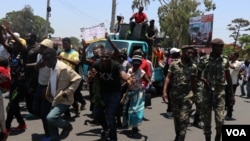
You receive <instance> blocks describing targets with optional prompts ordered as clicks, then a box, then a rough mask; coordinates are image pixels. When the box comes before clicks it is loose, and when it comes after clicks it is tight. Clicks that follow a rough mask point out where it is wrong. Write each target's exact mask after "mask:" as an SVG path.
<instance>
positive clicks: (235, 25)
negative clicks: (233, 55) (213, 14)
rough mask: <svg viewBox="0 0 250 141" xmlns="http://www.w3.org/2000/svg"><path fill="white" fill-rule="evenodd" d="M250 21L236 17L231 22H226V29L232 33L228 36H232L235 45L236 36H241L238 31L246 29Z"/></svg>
mask: <svg viewBox="0 0 250 141" xmlns="http://www.w3.org/2000/svg"><path fill="white" fill-rule="evenodd" d="M249 25H250V21H248V20H245V19H242V18H236V19H233V20H232V21H231V24H228V25H227V27H228V30H230V31H232V34H231V35H230V36H229V37H232V38H233V39H234V44H235V45H236V43H237V41H238V38H239V37H240V36H241V34H240V31H248V30H250V28H249Z"/></svg>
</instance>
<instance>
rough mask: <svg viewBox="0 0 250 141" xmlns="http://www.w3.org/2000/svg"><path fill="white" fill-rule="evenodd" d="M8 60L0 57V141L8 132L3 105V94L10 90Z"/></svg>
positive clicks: (3, 140)
mask: <svg viewBox="0 0 250 141" xmlns="http://www.w3.org/2000/svg"><path fill="white" fill-rule="evenodd" d="M8 67H9V66H8V59H7V58H5V57H3V56H0V141H6V140H7V138H8V132H6V130H5V108H4V103H3V93H5V92H7V91H9V89H10V79H11V78H10V70H9V68H8Z"/></svg>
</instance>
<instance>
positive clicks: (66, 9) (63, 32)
mask: <svg viewBox="0 0 250 141" xmlns="http://www.w3.org/2000/svg"><path fill="white" fill-rule="evenodd" d="M213 1H214V2H215V3H216V10H215V11H212V12H207V13H205V14H214V23H213V38H217V37H218V38H222V39H223V40H224V41H225V42H226V43H232V42H233V39H232V38H230V37H229V35H230V34H231V33H232V32H231V31H229V30H228V29H227V25H228V24H230V23H231V21H232V20H233V19H235V18H243V19H246V20H250V14H249V13H248V12H246V11H248V10H249V5H250V1H249V0H213ZM116 2H117V8H116V15H123V16H124V17H125V22H126V23H129V18H130V16H131V15H132V14H133V13H134V12H137V9H136V10H135V11H133V10H132V9H131V4H132V0H116ZM25 5H30V6H31V8H32V9H33V12H34V15H38V16H40V17H43V18H44V19H46V7H47V0H1V10H0V18H4V17H5V14H6V13H8V12H12V11H19V10H22V9H23V8H24V7H25ZM50 6H51V9H52V10H51V16H50V17H49V21H50V23H51V26H52V28H53V29H54V30H55V33H54V34H53V35H52V36H53V37H71V36H74V37H77V38H79V39H80V38H81V31H80V28H82V27H91V26H95V25H99V24H100V23H104V24H105V27H106V28H107V29H109V27H110V21H111V8H112V0H50ZM159 6H160V3H159V1H158V0H151V3H150V5H149V6H148V7H146V8H145V10H144V12H145V13H146V14H147V15H148V18H149V19H155V21H156V26H158V28H159V24H158V19H159V18H158V15H157V12H158V7H159ZM246 34H250V33H249V32H246Z"/></svg>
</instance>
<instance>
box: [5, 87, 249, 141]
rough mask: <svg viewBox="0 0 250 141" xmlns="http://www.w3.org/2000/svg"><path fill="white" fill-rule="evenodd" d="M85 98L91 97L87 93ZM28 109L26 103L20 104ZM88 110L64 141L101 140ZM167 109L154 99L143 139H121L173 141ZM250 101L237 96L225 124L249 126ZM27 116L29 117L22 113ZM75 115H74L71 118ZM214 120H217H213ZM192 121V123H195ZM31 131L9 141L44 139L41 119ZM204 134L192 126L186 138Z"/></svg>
mask: <svg viewBox="0 0 250 141" xmlns="http://www.w3.org/2000/svg"><path fill="white" fill-rule="evenodd" d="M83 94H84V95H85V96H86V95H88V92H87V91H84V92H83ZM237 95H239V88H238V90H237ZM4 102H5V105H6V104H7V99H5V101H4ZM21 105H22V106H23V107H25V104H24V103H21ZM86 107H87V110H84V111H82V113H81V116H80V117H77V118H72V120H71V123H72V125H73V128H74V129H73V131H72V132H71V133H70V136H69V137H68V138H66V139H65V141H83V140H84V141H97V140H99V138H100V136H99V134H100V130H101V128H100V126H96V125H90V124H89V125H84V121H85V120H89V119H90V118H89V117H88V116H86V115H88V114H90V111H89V110H88V107H89V102H88V104H87V105H86ZM166 107H167V105H166V104H165V103H163V102H162V99H161V97H155V98H153V99H152V109H146V110H145V118H146V120H145V121H143V123H142V125H141V126H140V130H141V131H140V134H141V136H139V137H137V138H132V137H131V136H129V134H130V133H131V132H130V130H128V129H118V139H119V140H120V141H133V140H137V141H173V140H174V137H175V133H174V125H173V119H168V118H166V117H165V116H164V115H165V111H166ZM249 107H250V99H246V98H242V97H239V96H236V105H235V107H234V110H235V111H234V112H233V114H234V118H236V120H234V121H226V122H225V124H250V120H249V119H250V113H249ZM22 114H23V115H24V116H25V115H27V114H28V113H27V112H26V111H22ZM72 115H74V114H72ZM213 119H214V118H213ZM192 120H193V119H192V118H191V120H190V121H191V122H192ZM26 123H27V125H28V128H27V130H26V131H25V132H22V133H18V134H12V135H10V136H9V138H8V141H40V139H41V138H42V137H43V128H42V122H41V121H40V120H38V119H34V120H26ZM12 125H13V126H17V123H16V121H15V120H14V121H13V124H12ZM214 127H215V126H214V122H213V125H212V129H213V133H212V136H213V137H214V135H215V129H214ZM204 140H205V139H204V135H203V131H202V130H201V129H198V128H195V127H193V126H189V127H188V131H187V134H186V141H204Z"/></svg>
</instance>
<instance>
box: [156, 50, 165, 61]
mask: <svg viewBox="0 0 250 141" xmlns="http://www.w3.org/2000/svg"><path fill="white" fill-rule="evenodd" d="M154 55H155V56H156V57H157V62H163V61H164V53H163V51H162V50H158V49H155V50H154Z"/></svg>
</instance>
